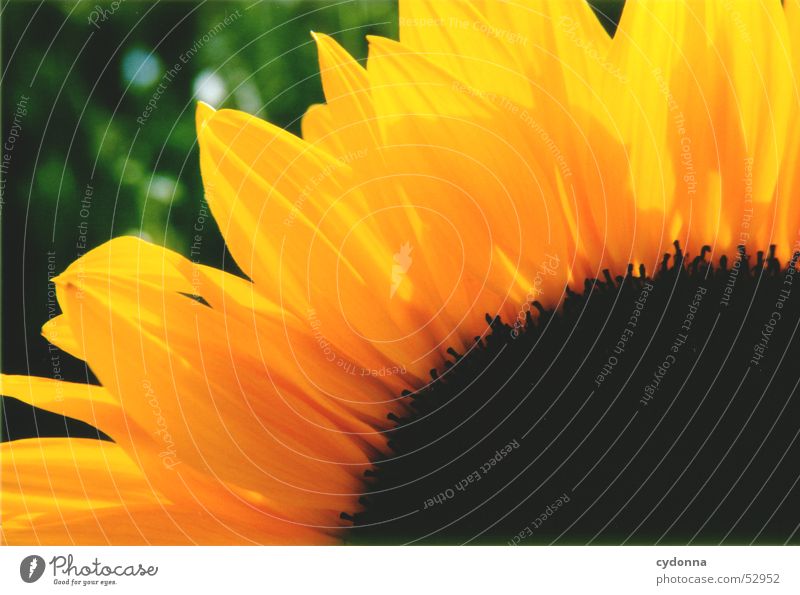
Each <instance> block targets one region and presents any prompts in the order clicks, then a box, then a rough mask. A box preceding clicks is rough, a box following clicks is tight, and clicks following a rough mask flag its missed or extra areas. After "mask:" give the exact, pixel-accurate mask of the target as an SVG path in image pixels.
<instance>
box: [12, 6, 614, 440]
mask: <svg viewBox="0 0 800 595" xmlns="http://www.w3.org/2000/svg"><path fill="white" fill-rule="evenodd" d="M0 6H2V13H1V18H2V52H3V72H2V108H3V115H2V124H3V129H2V138H3V142H4V143H10V145H9V146H10V147H11V149H10V150H9V149H8V147H5V150H4V151H2V154H3V165H2V186H3V207H2V228H3V238H2V247H3V274H2V287H3V292H2V295H3V304H2V310H3V311H2V314H3V316H2V325H3V329H2V336H3V352H2V369H3V371H4V372H6V373H15V374H34V375H41V376H49V377H53V376H54V375H55V374H56V369H58V374H60V375H61V376H63V377H64V378H65V379H71V380H80V379H89V380H91V379H92V377H91V373H90V371H88V370H87V369H86V368H85V367H84V366H83V364H82V363H81V362H78V361H76V360H74V359H72V358H70V357H69V356H68V355H67V354H65V353H62V352H57V353H55V354H54V353H53V352H51V351H49V350H48V345H47V342H46V341H45V340H44V339H43V338H42V337H41V336H40V334H39V329H40V328H41V325H42V324H43V323H44V322H46V321H47V319H48V317H49V316H50V315H52V314H53V313H54V312H53V303H52V296H50V298H49V297H48V283H49V277H48V273H50V275H51V276H52V274H53V273H55V274H57V273H58V272H60V271H62V270H63V269H64V268H66V267H67V266H68V265H69V264H70V263H71V262H72V261H73V260H75V258H76V257H78V256H80V255H81V254H82V253H84V252H85V251H87V250H88V249H91V248H92V247H95V246H98V245H99V244H102V243H103V242H105V241H107V240H108V239H110V238H111V237H114V236H119V235H123V234H136V235H141V236H142V237H144V238H146V239H149V240H151V241H153V242H155V243H157V244H162V245H165V246H167V247H169V248H172V249H174V250H177V251H178V252H181V253H183V254H185V255H187V256H188V255H189V247H190V243H191V242H190V237H191V235H192V233H193V232H192V227H193V225H194V224H195V222H196V221H197V220H198V217H199V216H202V214H203V211H201V201H200V199H201V196H202V186H201V180H200V174H199V166H198V154H197V147H196V142H195V141H196V136H195V128H194V105H195V102H196V100H197V99H203V100H205V101H207V102H208V103H210V104H212V105H213V106H215V107H231V108H237V109H241V110H245V111H247V112H250V113H253V114H257V115H258V116H260V117H262V118H265V119H267V120H269V121H271V122H273V123H275V124H277V125H279V126H282V127H285V128H287V129H288V130H290V131H292V132H295V133H299V130H300V117H301V116H302V114H303V113H304V112H305V110H306V108H307V107H308V106H309V105H311V104H313V103H317V102H321V101H322V100H323V97H322V89H321V85H320V80H319V76H318V72H317V70H318V67H317V58H316V50H315V48H314V45H313V43H312V40H311V37H310V35H309V32H310V31H312V30H316V31H321V32H325V33H328V34H331V35H333V36H334V37H335V38H336V39H337V40H338V41H339V42H340V43H341V44H342V45H343V46H344V47H345V48H346V49H347V50H348V51H349V52H350V53H351V54H353V55H354V56H355V57H356V58H357V59H365V58H366V51H367V43H366V40H365V36H366V35H368V34H377V35H383V36H388V37H392V38H397V21H398V18H397V6H396V2H394V1H391V0H353V1H344V2H336V1H328V2H309V1H306V0H301V1H298V0H265V1H262V2H253V1H250V2H239V1H222V0H217V1H185V2H179V1H169V2H150V1H139V0H121V1H119V0H118V1H116V2H107V1H92V0H84V1H80V2H74V1H70V2H63V1H45V2H36V1H25V0H11V1H6V2H2V4H0ZM595 7H596V8H598V9H599V12H601V13H603V14H604V15H605V17H604V18H601V21H604V24H605V25H606V27H607V28H608V29H611V28H613V26H614V22H616V20H617V18H618V16H619V12H620V10H621V4H620V2H618V1H617V0H609V1H598V2H595ZM176 65H177V66H179V67H180V69H179V70H178V69H177V68H176ZM149 105H150V106H151V108H149V107H148V106H149ZM152 106H154V107H152ZM148 109H149V110H150V111H149V112H147V111H146V110H148ZM195 256H197V255H195ZM197 260H199V261H200V262H203V263H205V264H210V265H214V266H218V267H223V268H226V269H227V270H232V271H235V270H236V269H235V265H234V264H233V262H232V260H231V258H230V256H229V255H228V254H227V253H226V251H225V248H224V242H223V241H222V238H221V236H220V234H219V232H218V230H217V229H216V228H215V227H214V223H213V221H212V220H211V219H210V218H209V219H207V220H206V221H205V222H204V236H203V244H202V253H201V254H200V255H199V256H198V257H197ZM48 265H50V268H49V269H48ZM53 269H54V270H53ZM54 355H55V356H57V358H58V359H57V360H54ZM6 401H7V403H6V404H7V405H8V401H10V400H8V399H7V400H6ZM25 411H27V413H25ZM7 413H8V415H7V416H6V417H7V419H6V424H0V426H6V425H7V426H9V427H11V426H13V427H14V428H15V431H13V432H11V433H12V434H15V435H22V434H29V433H31V432H34V430H35V431H36V432H39V433H43V427H44V425H46V424H44V422H42V421H41V420H40V423H37V421H36V418H35V416H32V415H31V411H30V408H27V410H25V409H23V410H22V413H20V412H19V411H18V410H17V412H16V413H13V412H11V411H8V412H7ZM12 417H13V420H12ZM4 429H5V428H4ZM5 435H6V437H8V433H6V434H5Z"/></svg>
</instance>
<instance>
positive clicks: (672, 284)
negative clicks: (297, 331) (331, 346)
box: [343, 242, 800, 544]
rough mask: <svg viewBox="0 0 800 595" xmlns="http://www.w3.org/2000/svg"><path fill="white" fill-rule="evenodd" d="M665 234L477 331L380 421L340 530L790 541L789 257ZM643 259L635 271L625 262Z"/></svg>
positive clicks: (399, 536)
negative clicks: (405, 404)
mask: <svg viewBox="0 0 800 595" xmlns="http://www.w3.org/2000/svg"><path fill="white" fill-rule="evenodd" d="M708 250H709V249H708V248H707V247H705V248H704V249H703V251H702V253H701V255H700V256H698V257H696V258H689V257H687V256H685V255H684V254H683V253H682V251H681V249H680V247H679V245H678V243H677V242H676V243H675V253H674V255H672V256H671V257H670V255H665V257H664V261H663V263H662V265H661V267H660V269H659V270H658V271H657V272H656V274H655V275H653V276H652V277H650V276H648V275H647V274H646V271H645V270H644V268H643V267H640V270H639V271H636V272H635V271H634V270H633V267H629V269H628V271H627V273H626V274H625V275H623V276H619V277H616V278H613V277H612V276H611V274H610V273H609V272H608V271H605V272H604V278H603V279H592V280H587V281H586V283H585V286H584V290H583V292H582V293H575V292H572V291H569V290H567V293H566V297H565V299H564V300H563V303H562V306H563V307H562V308H560V309H559V310H558V311H551V310H546V309H544V308H542V307H541V305H539V304H538V303H536V304H534V307H535V308H536V309H538V310H539V315H538V316H536V317H535V318H534V317H530V316H529V317H528V320H527V324H526V325H524V326H523V327H522V328H520V329H519V332H517V333H515V332H514V330H515V329H514V328H513V327H512V326H510V325H509V324H506V323H504V322H503V321H501V320H499V319H497V318H495V319H492V318H491V317H490V316H488V315H487V322H488V323H489V325H490V327H491V329H490V333H489V334H488V335H487V336H486V338H485V340H479V339H478V340H476V344H475V347H474V348H473V349H471V350H469V352H468V353H466V354H463V355H462V354H458V353H456V352H455V351H452V350H451V355H452V357H453V361H448V362H446V363H445V365H444V370H443V371H442V372H441V373H437V372H436V371H435V370H434V371H432V372H431V375H432V378H433V380H432V382H431V383H430V385H428V386H427V387H425V388H424V389H423V390H421V391H419V392H418V393H416V394H408V395H407V398H408V400H409V401H410V403H411V407H412V408H413V410H414V414H413V415H411V416H409V417H407V418H403V419H398V418H395V417H393V416H390V418H391V419H393V420H394V421H395V422H396V428H393V429H391V430H390V431H389V436H390V439H391V442H390V446H391V448H392V450H393V453H392V456H390V457H387V458H385V459H384V460H380V461H377V462H376V464H375V469H374V470H373V471H370V472H368V473H367V475H368V483H369V487H368V491H367V493H366V494H365V495H364V496H363V498H362V499H361V502H362V504H363V505H364V508H363V510H361V511H359V512H357V513H355V514H354V515H352V516H351V515H350V514H346V513H345V514H343V518H346V519H348V520H352V521H353V523H354V526H353V528H352V529H350V530H348V532H347V536H346V539H347V541H349V542H352V543H420V544H434V543H500V544H505V543H512V544H543V543H558V544H578V543H580V544H583V543H597V544H619V543H640V544H655V543H662V544H664V543H681V544H684V543H723V542H724V543H751V542H756V543H775V542H777V543H784V542H791V543H798V542H800V531H798V522H800V515H798V512H797V510H798V502H800V485H798V484H799V483H800V482H798V480H799V479H800V467H799V466H798V464H797V461H798V460H800V440H798V434H800V397H798V395H797V392H798V391H797V386H798V382H799V381H800V364H798V362H800V341H796V340H795V337H796V334H797V330H798V324H800V275H798V276H796V275H795V272H794V271H795V265H796V264H797V259H798V254H795V256H794V258H793V259H792V260H791V262H790V263H787V264H786V265H781V263H779V262H778V260H776V259H775V258H774V249H771V250H770V252H769V254H767V255H764V254H763V253H759V254H758V255H757V256H756V258H755V261H754V262H751V260H752V257H751V256H749V255H747V254H746V253H745V251H744V248H740V249H739V253H738V255H737V256H736V258H734V259H727V258H724V257H723V258H722V259H720V263H719V265H718V266H712V265H711V264H710V263H709V262H708V261H707V259H706V255H707V252H708ZM635 273H638V274H635Z"/></svg>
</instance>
